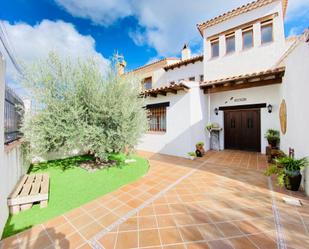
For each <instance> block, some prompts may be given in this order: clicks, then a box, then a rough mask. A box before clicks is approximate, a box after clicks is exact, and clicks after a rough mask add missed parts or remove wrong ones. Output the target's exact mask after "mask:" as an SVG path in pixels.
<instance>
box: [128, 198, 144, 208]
mask: <svg viewBox="0 0 309 249" xmlns="http://www.w3.org/2000/svg"><path fill="white" fill-rule="evenodd" d="M126 204H127V205H128V206H130V207H132V208H137V207H139V206H140V205H142V204H143V201H142V200H139V199H136V198H135V199H131V200H130V201H128V202H127V203H126Z"/></svg>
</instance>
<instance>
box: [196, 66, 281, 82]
mask: <svg viewBox="0 0 309 249" xmlns="http://www.w3.org/2000/svg"><path fill="white" fill-rule="evenodd" d="M284 72H285V67H277V68H274V69H268V70H265V71H259V72H254V73H247V74H240V75H236V76H230V77H227V78H221V79H216V80H210V81H205V82H203V83H201V84H200V86H201V87H207V86H212V85H216V84H221V83H225V82H229V81H235V80H243V79H248V78H254V77H258V76H267V75H271V74H275V73H284Z"/></svg>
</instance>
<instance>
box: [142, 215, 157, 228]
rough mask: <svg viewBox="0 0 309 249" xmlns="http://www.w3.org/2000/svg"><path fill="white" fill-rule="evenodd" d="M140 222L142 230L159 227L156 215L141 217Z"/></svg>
mask: <svg viewBox="0 0 309 249" xmlns="http://www.w3.org/2000/svg"><path fill="white" fill-rule="evenodd" d="M138 222H139V223H138V224H139V229H140V230H144V229H150V228H157V221H156V217H155V216H145V217H139V218H138Z"/></svg>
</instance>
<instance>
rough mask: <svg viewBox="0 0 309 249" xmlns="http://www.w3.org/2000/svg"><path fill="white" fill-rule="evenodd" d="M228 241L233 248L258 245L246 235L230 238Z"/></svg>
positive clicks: (249, 247) (247, 248) (247, 247)
mask: <svg viewBox="0 0 309 249" xmlns="http://www.w3.org/2000/svg"><path fill="white" fill-rule="evenodd" d="M230 242H231V244H232V245H233V247H234V248H235V249H258V247H256V246H255V245H254V244H253V243H252V242H251V241H250V240H248V239H247V238H246V237H242V238H235V239H230Z"/></svg>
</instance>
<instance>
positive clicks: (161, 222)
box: [157, 215, 176, 228]
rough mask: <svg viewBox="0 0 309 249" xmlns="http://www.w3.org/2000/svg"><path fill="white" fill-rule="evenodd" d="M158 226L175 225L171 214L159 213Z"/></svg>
mask: <svg viewBox="0 0 309 249" xmlns="http://www.w3.org/2000/svg"><path fill="white" fill-rule="evenodd" d="M157 221H158V227H159V228H162V227H173V226H176V223H175V221H174V218H173V216H172V215H159V216H157Z"/></svg>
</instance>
